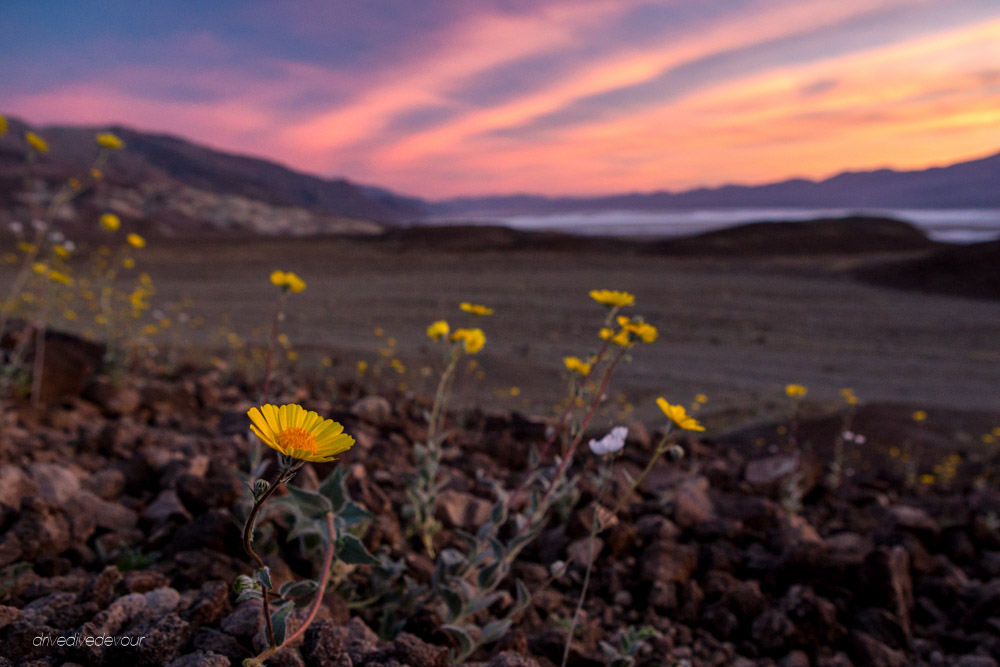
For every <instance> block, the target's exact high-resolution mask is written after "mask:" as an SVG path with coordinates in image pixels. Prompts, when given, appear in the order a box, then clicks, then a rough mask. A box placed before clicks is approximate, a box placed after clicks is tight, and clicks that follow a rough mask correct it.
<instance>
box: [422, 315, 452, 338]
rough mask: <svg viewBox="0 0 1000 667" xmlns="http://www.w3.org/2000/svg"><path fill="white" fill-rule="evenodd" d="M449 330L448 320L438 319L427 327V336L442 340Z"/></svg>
mask: <svg viewBox="0 0 1000 667" xmlns="http://www.w3.org/2000/svg"><path fill="white" fill-rule="evenodd" d="M449 330H450V329H449V327H448V323H447V322H445V321H444V320H438V321H437V322H435V323H434V324H432V325H430V326H429V327H427V337H428V338H430V339H431V340H441V339H442V338H444V337H445V336H447V335H448V331H449Z"/></svg>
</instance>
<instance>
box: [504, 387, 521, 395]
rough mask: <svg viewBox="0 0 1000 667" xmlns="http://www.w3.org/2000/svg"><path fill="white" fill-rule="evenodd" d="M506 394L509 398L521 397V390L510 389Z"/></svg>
mask: <svg viewBox="0 0 1000 667" xmlns="http://www.w3.org/2000/svg"><path fill="white" fill-rule="evenodd" d="M507 393H509V394H510V395H511V396H520V395H521V388H520V387H511V388H510V390H509V391H508V392H507Z"/></svg>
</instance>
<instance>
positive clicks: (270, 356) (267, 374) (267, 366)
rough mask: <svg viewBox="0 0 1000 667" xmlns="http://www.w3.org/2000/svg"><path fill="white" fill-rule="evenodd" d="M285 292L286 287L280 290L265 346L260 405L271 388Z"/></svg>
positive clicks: (286, 290)
mask: <svg viewBox="0 0 1000 667" xmlns="http://www.w3.org/2000/svg"><path fill="white" fill-rule="evenodd" d="M287 292H288V288H287V287H283V288H281V294H279V295H278V306H277V307H276V308H275V309H274V321H273V322H272V323H271V341H270V343H269V344H268V346H267V361H265V362H264V381H263V382H262V383H261V388H260V402H261V403H263V402H264V401H265V400H266V399H267V392H268V389H270V387H271V370H272V367H273V366H274V348H275V346H276V345H277V344H278V329H279V328H280V326H281V314H282V311H283V310H284V308H285V294H286V293H287Z"/></svg>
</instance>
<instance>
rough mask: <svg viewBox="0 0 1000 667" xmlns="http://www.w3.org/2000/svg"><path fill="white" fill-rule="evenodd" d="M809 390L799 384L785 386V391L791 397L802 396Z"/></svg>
mask: <svg viewBox="0 0 1000 667" xmlns="http://www.w3.org/2000/svg"><path fill="white" fill-rule="evenodd" d="M808 391H809V390H808V389H806V388H805V387H803V386H802V385H800V384H790V385H788V386H787V387H785V393H786V394H788V396H789V397H791V398H802V397H803V396H805V395H806V393H807V392H808Z"/></svg>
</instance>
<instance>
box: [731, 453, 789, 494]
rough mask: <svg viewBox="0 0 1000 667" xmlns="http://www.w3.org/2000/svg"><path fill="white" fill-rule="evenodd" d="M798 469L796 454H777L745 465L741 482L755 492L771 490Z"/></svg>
mask: <svg viewBox="0 0 1000 667" xmlns="http://www.w3.org/2000/svg"><path fill="white" fill-rule="evenodd" d="M798 469H799V457H798V455H797V454H777V455H775V456H768V457H766V458H763V459H757V460H755V461H750V462H749V463H747V466H746V470H744V472H743V480H744V481H745V482H746V483H747V484H749V485H750V486H752V487H754V489H756V490H757V491H768V490H773V489H774V487H775V486H776V485H778V484H779V483H781V482H782V481H784V480H786V479H788V478H789V477H791V476H792V475H794V474H795V473H796V472H797V471H798Z"/></svg>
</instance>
